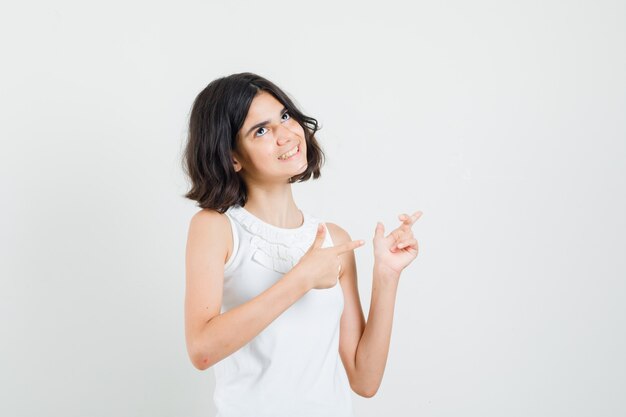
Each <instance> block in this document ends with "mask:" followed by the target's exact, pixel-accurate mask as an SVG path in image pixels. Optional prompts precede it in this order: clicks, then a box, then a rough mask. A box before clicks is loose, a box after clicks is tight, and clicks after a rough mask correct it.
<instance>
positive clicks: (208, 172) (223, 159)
mask: <svg viewBox="0 0 626 417" xmlns="http://www.w3.org/2000/svg"><path fill="white" fill-rule="evenodd" d="M261 91H267V92H268V93H270V94H271V95H273V96H274V98H276V100H278V101H279V102H280V103H282V104H283V105H284V106H285V107H286V108H287V110H288V112H289V114H290V115H291V117H292V118H293V119H295V120H296V121H297V122H298V123H299V124H300V126H302V128H303V129H304V136H305V140H306V148H307V155H306V156H307V163H308V166H307V169H306V170H305V171H304V172H302V173H300V174H298V175H295V176H293V177H291V178H289V183H294V182H303V181H307V180H309V179H310V178H311V175H312V176H313V178H314V179H317V178H319V177H320V175H321V172H320V169H321V167H322V165H323V164H324V159H325V155H324V152H323V151H322V148H321V147H320V145H319V143H318V142H317V139H316V138H315V133H316V132H317V131H318V130H320V129H321V127H318V123H317V120H316V119H314V118H312V117H309V116H306V115H304V114H303V113H302V112H301V111H300V110H298V108H297V107H296V105H295V104H294V103H293V102H292V100H291V99H290V98H289V96H287V94H285V92H284V91H282V90H281V89H280V88H279V87H278V86H276V85H275V84H274V83H272V82H271V81H269V80H267V79H265V78H263V77H261V76H259V75H256V74H253V73H251V72H243V73H239V74H232V75H229V76H227V77H222V78H218V79H216V80H214V81H212V82H211V83H209V85H207V86H206V87H205V88H204V90H202V91H201V92H200V93H199V94H198V96H197V97H196V99H195V100H194V103H193V107H192V109H191V115H190V118H189V132H188V137H187V143H186V146H185V150H184V153H183V158H182V165H183V171H184V172H185V174H186V175H187V176H188V177H189V179H190V181H191V189H190V190H189V191H188V192H187V193H186V194H185V195H184V197H186V198H189V199H191V200H194V201H197V203H198V204H197V205H198V206H199V207H202V208H210V209H214V210H217V211H219V212H220V213H223V212H225V211H226V210H227V209H228V208H229V207H230V206H233V205H241V206H244V205H245V203H246V201H247V199H248V192H247V187H246V184H245V183H244V181H243V179H242V178H241V176H240V175H238V173H237V172H236V171H235V169H234V167H233V159H232V151H233V150H236V149H237V133H238V132H239V130H240V129H241V128H242V126H243V122H244V120H245V118H246V115H247V114H248V109H249V108H250V104H251V103H252V99H253V98H254V97H255V96H256V95H257V94H258V93H259V92H261Z"/></svg>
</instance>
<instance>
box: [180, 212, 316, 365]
mask: <svg viewBox="0 0 626 417" xmlns="http://www.w3.org/2000/svg"><path fill="white" fill-rule="evenodd" d="M231 233H232V232H231V229H230V225H229V222H228V219H226V217H225V215H224V214H219V213H217V212H215V211H211V210H202V211H200V212H198V213H197V214H196V215H195V216H194V217H193V218H192V220H191V224H190V226H189V235H188V240H187V255H186V292H185V334H186V341H187V351H188V354H189V357H190V359H191V362H192V363H193V365H194V366H195V367H196V368H197V369H199V370H205V369H207V368H209V367H211V366H213V365H214V364H215V363H217V362H219V361H220V360H222V359H224V358H225V357H227V356H229V355H230V354H232V353H234V352H236V351H237V350H239V349H240V348H241V347H243V346H244V345H245V344H246V343H248V342H249V341H251V340H252V339H253V338H254V337H255V336H257V335H258V334H259V333H261V331H263V329H265V328H266V327H267V326H269V325H270V324H271V323H272V321H274V320H275V319H276V318H277V317H278V316H280V315H281V314H282V313H283V312H284V311H285V310H287V309H288V308H289V307H290V306H291V305H292V304H294V303H295V302H296V301H297V300H298V299H300V298H301V297H302V296H304V294H306V293H307V291H308V290H309V289H310V288H311V287H310V280H308V279H305V278H304V277H303V276H301V275H299V274H300V273H299V272H296V270H291V271H289V272H288V273H287V274H285V275H284V276H283V278H282V279H280V280H279V281H278V282H277V283H275V284H274V285H272V286H271V287H270V288H268V289H267V290H265V291H264V292H263V293H261V294H259V295H258V296H256V297H254V298H252V299H251V300H250V301H247V302H245V303H243V304H241V305H239V306H237V307H235V308H233V309H231V310H229V311H227V312H225V313H223V314H220V311H221V305H222V291H223V284H224V263H225V261H226V257H227V253H228V246H229V245H231V243H230V242H232V234H231Z"/></svg>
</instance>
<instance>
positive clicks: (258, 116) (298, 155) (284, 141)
mask: <svg viewBox="0 0 626 417" xmlns="http://www.w3.org/2000/svg"><path fill="white" fill-rule="evenodd" d="M293 152H295V155H291V156H289V155H290V154H291V153H293ZM285 154H287V155H286V156H285ZM281 156H282V158H281ZM233 166H234V167H235V171H237V172H239V174H240V175H243V177H244V179H245V180H246V181H250V180H253V181H257V182H258V181H261V182H278V183H285V182H287V180H288V179H289V178H291V177H293V176H294V175H297V174H299V173H301V172H303V171H305V170H306V168H307V159H306V140H305V137H304V129H303V128H302V126H300V124H299V123H298V122H297V121H296V120H295V119H292V118H291V115H290V114H289V113H288V112H287V110H286V109H285V107H284V106H283V105H282V104H281V102H279V101H278V100H276V99H275V98H274V96H272V95H271V94H269V93H267V92H265V91H261V92H260V93H259V94H257V95H256V96H255V97H254V99H253V100H252V103H251V104H250V109H249V110H248V114H247V115H246V120H245V121H244V122H243V126H242V128H241V130H240V131H239V132H238V133H237V150H234V151H233Z"/></svg>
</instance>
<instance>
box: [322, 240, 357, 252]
mask: <svg viewBox="0 0 626 417" xmlns="http://www.w3.org/2000/svg"><path fill="white" fill-rule="evenodd" d="M364 243H365V242H364V241H363V240H352V241H350V242H345V243H342V244H341V245H337V246H333V247H332V248H329V249H333V250H334V251H335V252H336V253H337V254H340V253H344V252H348V251H351V250H354V249H356V248H358V247H359V246H363V244H364Z"/></svg>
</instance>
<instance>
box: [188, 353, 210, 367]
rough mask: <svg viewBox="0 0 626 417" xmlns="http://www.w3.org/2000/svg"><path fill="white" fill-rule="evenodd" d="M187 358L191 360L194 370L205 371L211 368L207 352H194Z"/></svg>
mask: <svg viewBox="0 0 626 417" xmlns="http://www.w3.org/2000/svg"><path fill="white" fill-rule="evenodd" d="M189 356H190V357H189V359H191V363H192V364H193V366H194V368H196V369H197V370H199V371H206V370H207V369H209V368H210V367H211V366H213V363H212V362H211V358H210V355H209V354H208V353H207V352H203V351H195V352H194V353H192V354H190V355H189Z"/></svg>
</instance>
